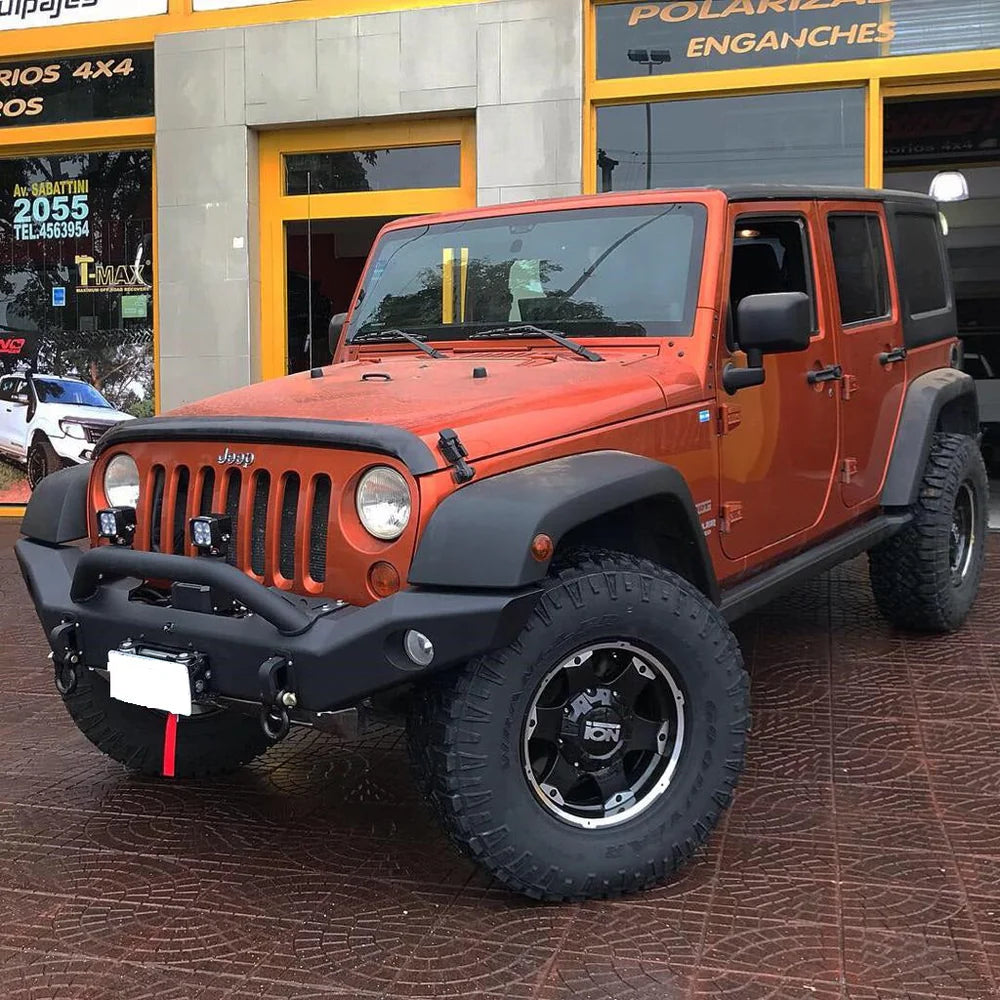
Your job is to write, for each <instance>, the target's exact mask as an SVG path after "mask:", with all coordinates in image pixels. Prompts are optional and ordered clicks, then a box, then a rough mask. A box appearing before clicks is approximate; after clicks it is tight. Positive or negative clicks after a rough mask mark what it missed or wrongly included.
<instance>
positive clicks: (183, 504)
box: [171, 465, 191, 556]
mask: <svg viewBox="0 0 1000 1000" xmlns="http://www.w3.org/2000/svg"><path fill="white" fill-rule="evenodd" d="M174 475H176V476H177V495H176V497H174V514H173V518H172V520H171V525H172V528H173V536H174V537H173V539H172V542H173V548H172V551H173V553H174V554H175V555H179V556H182V555H184V549H185V543H186V541H187V538H186V535H187V524H186V520H187V518H186V514H187V499H188V487H189V486H190V485H191V474H190V473H189V472H188V467H187V466H186V465H179V466H178V467H177V469H176V471H175V473H174Z"/></svg>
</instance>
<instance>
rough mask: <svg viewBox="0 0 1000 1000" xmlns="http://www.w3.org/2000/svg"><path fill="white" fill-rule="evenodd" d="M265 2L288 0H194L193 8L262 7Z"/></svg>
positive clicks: (285, 0)
mask: <svg viewBox="0 0 1000 1000" xmlns="http://www.w3.org/2000/svg"><path fill="white" fill-rule="evenodd" d="M267 3H270V4H274V3H288V0H194V9H195V10H225V9H227V8H229V7H262V6H263V5H264V4H267Z"/></svg>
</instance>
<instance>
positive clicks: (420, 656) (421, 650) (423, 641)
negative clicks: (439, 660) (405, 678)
mask: <svg viewBox="0 0 1000 1000" xmlns="http://www.w3.org/2000/svg"><path fill="white" fill-rule="evenodd" d="M403 649H404V650H405V651H406V655H407V656H408V657H409V658H410V659H411V660H413V662H414V663H415V664H416V665H417V666H418V667H429V666H430V665H431V660H433V659H434V643H432V642H431V641H430V639H428V638H427V636H426V635H424V634H423V632H417V631H415V630H414V629H412V628H411V629H410V630H409V631H408V632H407V633H406V635H404V636H403Z"/></svg>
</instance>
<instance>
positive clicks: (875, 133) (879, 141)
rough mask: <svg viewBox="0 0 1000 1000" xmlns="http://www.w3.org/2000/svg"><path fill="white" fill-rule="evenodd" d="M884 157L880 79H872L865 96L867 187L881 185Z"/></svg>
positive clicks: (883, 120)
mask: <svg viewBox="0 0 1000 1000" xmlns="http://www.w3.org/2000/svg"><path fill="white" fill-rule="evenodd" d="M884 158H885V116H884V114H883V104H882V81H881V80H878V79H874V80H872V81H870V83H869V85H868V92H867V95H866V98H865V183H866V184H867V185H868V187H873V188H880V187H881V186H882V172H883V166H884V164H883V160H884Z"/></svg>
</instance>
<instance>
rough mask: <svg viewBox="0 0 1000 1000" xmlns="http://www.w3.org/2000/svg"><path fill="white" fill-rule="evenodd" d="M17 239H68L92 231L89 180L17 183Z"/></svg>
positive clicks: (15, 235)
mask: <svg viewBox="0 0 1000 1000" xmlns="http://www.w3.org/2000/svg"><path fill="white" fill-rule="evenodd" d="M13 195H14V220H13V228H14V239H15V240H19V241H29V240H66V239H82V238H83V237H84V236H89V235H90V181H89V180H86V179H83V180H70V181H37V182H35V183H34V184H15V185H14V188H13Z"/></svg>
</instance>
